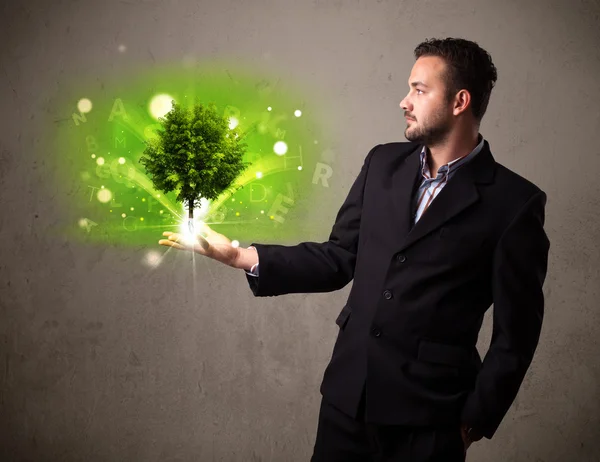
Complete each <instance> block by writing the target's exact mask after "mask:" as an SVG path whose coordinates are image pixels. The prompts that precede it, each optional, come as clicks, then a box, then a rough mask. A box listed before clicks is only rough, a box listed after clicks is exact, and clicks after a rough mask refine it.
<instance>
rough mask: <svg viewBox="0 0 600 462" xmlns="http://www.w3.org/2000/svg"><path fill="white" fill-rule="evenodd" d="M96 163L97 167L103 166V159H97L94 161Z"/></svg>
mask: <svg viewBox="0 0 600 462" xmlns="http://www.w3.org/2000/svg"><path fill="white" fill-rule="evenodd" d="M96 163H97V164H98V165H104V157H98V158H97V159H96Z"/></svg>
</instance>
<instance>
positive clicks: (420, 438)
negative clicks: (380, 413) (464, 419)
mask: <svg viewBox="0 0 600 462" xmlns="http://www.w3.org/2000/svg"><path fill="white" fill-rule="evenodd" d="M365 404H366V403H365V389H363V394H362V398H361V402H360V407H359V413H358V414H359V415H358V417H357V420H354V419H352V418H351V417H349V416H348V415H346V414H344V413H343V412H342V411H340V410H339V409H337V408H336V407H334V406H332V405H331V404H329V403H328V402H326V401H325V400H324V399H321V408H320V410H319V423H318V426H317V437H316V441H315V446H314V452H313V455H312V457H311V459H310V462H464V461H465V456H466V453H465V448H464V443H463V440H462V436H461V433H460V428H459V426H458V425H457V426H452V427H436V428H432V427H408V426H404V425H377V424H372V423H365V421H364V420H365V419H364V409H365Z"/></svg>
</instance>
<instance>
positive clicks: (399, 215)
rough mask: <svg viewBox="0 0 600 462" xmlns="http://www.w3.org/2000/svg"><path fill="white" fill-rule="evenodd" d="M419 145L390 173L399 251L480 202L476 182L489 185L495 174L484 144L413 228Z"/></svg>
mask: <svg viewBox="0 0 600 462" xmlns="http://www.w3.org/2000/svg"><path fill="white" fill-rule="evenodd" d="M422 148H423V146H422V145H420V146H418V148H417V149H416V150H414V151H413V152H412V153H410V154H409V155H408V156H407V157H406V158H405V160H404V162H403V163H402V164H401V166H400V167H399V168H398V169H397V170H396V171H395V172H394V174H393V179H392V183H393V188H392V191H393V199H394V200H393V203H394V207H395V210H394V213H393V214H392V215H393V217H394V220H395V222H396V226H394V228H395V229H397V230H399V231H400V235H399V248H398V251H401V250H404V249H405V248H406V247H408V246H410V245H412V244H414V243H415V242H416V241H418V240H419V239H421V238H423V237H425V236H426V235H428V234H429V233H431V232H433V231H435V230H436V229H437V228H439V227H440V226H442V225H443V224H444V223H445V222H447V221H448V220H450V219H451V218H452V217H454V216H456V215H457V214H459V213H460V212H462V211H463V210H465V209H466V208H468V207H470V206H471V205H473V204H474V203H475V202H477V201H478V200H479V192H478V190H477V186H476V183H489V182H491V181H492V179H493V175H494V163H495V161H494V158H493V156H492V153H491V152H490V148H489V144H488V142H487V141H484V144H483V147H482V149H481V151H480V152H479V153H478V154H477V155H476V156H475V157H474V158H473V159H472V160H470V161H469V162H467V163H466V164H464V165H463V166H462V167H460V168H459V169H458V170H457V171H456V172H455V173H454V175H453V176H452V178H451V179H450V181H449V182H448V183H447V184H446V185H445V186H444V188H443V189H442V190H441V191H440V192H439V193H438V195H437V196H436V198H435V199H434V200H433V202H432V203H431V204H430V205H429V207H428V208H427V210H426V211H425V213H424V214H423V215H422V216H421V218H420V219H419V221H418V222H417V223H416V224H415V225H414V226H412V216H411V211H412V201H413V200H414V198H415V196H416V194H417V191H418V188H419V185H420V184H421V180H422V175H421V165H420V158H419V157H420V153H421V149H422Z"/></svg>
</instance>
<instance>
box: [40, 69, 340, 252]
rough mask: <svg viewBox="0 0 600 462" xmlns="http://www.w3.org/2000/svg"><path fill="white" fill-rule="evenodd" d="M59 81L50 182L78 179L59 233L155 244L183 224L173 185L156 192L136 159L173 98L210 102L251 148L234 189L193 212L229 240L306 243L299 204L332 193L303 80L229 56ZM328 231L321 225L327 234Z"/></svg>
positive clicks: (325, 142)
mask: <svg viewBox="0 0 600 462" xmlns="http://www.w3.org/2000/svg"><path fill="white" fill-rule="evenodd" d="M63 88H64V91H65V92H68V94H67V93H65V94H61V95H60V96H59V98H58V103H57V108H56V112H57V113H58V114H60V116H59V121H58V122H59V123H56V124H55V126H54V127H49V135H50V136H51V137H52V140H51V143H52V144H51V145H50V146H51V152H52V155H53V156H52V159H51V161H53V162H55V164H56V165H55V168H54V171H56V172H57V173H56V175H55V176H54V177H53V179H54V181H56V182H57V185H76V186H77V188H76V190H77V193H76V194H69V195H65V196H63V200H64V201H65V202H64V204H62V205H63V206H64V207H65V208H68V209H69V210H70V211H71V213H74V214H76V215H77V216H76V217H75V218H74V219H73V222H72V223H65V226H64V228H63V229H60V230H56V231H57V232H58V233H59V234H61V235H65V234H67V235H68V236H69V238H71V239H78V240H81V241H83V242H90V241H91V242H104V243H109V244H128V245H150V246H153V245H156V246H158V240H159V239H161V238H162V232H163V231H179V229H180V225H181V224H182V223H185V222H186V217H187V211H186V209H185V206H184V204H180V203H177V202H176V201H175V197H176V194H175V192H173V193H169V194H166V195H165V194H161V193H159V192H158V191H156V190H154V189H153V186H152V182H151V180H150V179H149V178H148V177H147V176H146V174H145V171H144V167H143V166H142V165H141V164H140V163H139V158H140V155H141V153H142V151H143V150H144V147H145V145H144V141H145V140H147V139H149V138H150V137H152V136H155V133H156V130H157V129H159V127H160V124H159V123H158V120H157V118H158V117H160V116H162V115H164V113H166V112H167V111H168V110H170V107H171V101H172V99H174V100H175V101H177V102H179V103H181V104H186V101H189V102H190V104H191V103H193V101H194V99H195V98H198V99H200V100H201V101H203V102H204V103H210V102H214V103H215V104H216V105H217V108H219V110H222V111H223V114H224V115H226V116H227V117H229V120H230V127H232V128H236V129H237V130H238V131H239V132H240V133H241V134H242V136H244V139H245V142H246V143H247V145H248V148H247V153H246V155H245V157H244V161H248V162H251V163H252V166H251V167H250V168H249V169H248V170H247V171H246V172H244V174H243V175H242V176H241V177H240V178H239V179H238V181H237V182H236V185H235V186H236V189H235V192H234V193H230V192H229V193H224V194H222V195H221V196H220V197H219V198H218V199H217V200H214V201H210V202H206V201H203V204H198V206H199V208H198V209H195V210H194V216H196V215H197V213H198V215H197V217H198V219H199V220H202V221H204V222H206V223H208V224H209V225H210V226H211V227H212V228H213V229H215V230H216V231H218V232H220V233H223V234H225V235H226V236H227V237H229V238H230V239H231V240H232V241H233V240H236V242H237V241H242V242H243V243H244V244H246V243H248V244H249V243H250V241H262V242H284V241H285V242H289V241H295V240H299V239H300V240H305V235H304V237H303V234H305V233H303V232H302V228H303V227H304V226H305V223H304V216H302V214H305V213H306V212H307V210H298V208H297V207H296V205H297V204H298V202H300V201H301V202H303V203H307V204H312V206H315V205H317V204H318V203H319V197H327V196H328V193H329V191H330V189H329V188H326V187H324V186H323V185H322V184H321V182H320V181H318V182H316V184H314V183H313V175H314V174H315V169H317V164H318V162H319V159H320V157H321V156H320V154H321V151H322V150H323V149H324V146H327V145H328V140H327V139H324V137H323V134H322V133H321V130H320V128H319V126H318V122H319V117H318V114H319V113H320V111H319V109H318V108H317V107H316V106H315V105H314V103H312V102H310V100H314V101H320V96H319V95H318V91H317V90H311V91H310V93H311V95H312V96H310V98H309V95H303V94H302V91H301V89H300V88H298V86H295V87H294V88H291V86H289V87H287V88H286V87H285V86H284V84H283V83H282V82H281V81H280V80H277V79H275V78H273V79H270V78H269V77H268V76H266V75H264V74H263V73H258V72H256V73H251V72H249V71H247V70H241V69H236V68H235V66H232V65H231V63H223V62H213V63H210V64H206V65H204V66H197V67H193V68H191V67H190V66H187V67H186V66H183V65H181V64H176V65H171V66H168V67H167V66H165V67H164V68H152V69H145V70H143V71H139V73H138V74H136V75H131V74H128V75H120V76H111V77H106V76H103V77H99V76H88V77H83V79H82V80H81V81H79V82H77V83H69V84H68V85H67V84H65V85H63ZM304 91H305V92H307V91H308V89H304ZM300 116H302V117H300ZM325 163H326V162H325ZM328 181H329V182H330V183H331V179H329V180H328ZM103 187H106V189H103ZM197 211H198V212H197ZM330 228H331V225H330V224H323V230H324V232H327V231H328V230H329V229H330Z"/></svg>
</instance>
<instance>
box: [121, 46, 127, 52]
mask: <svg viewBox="0 0 600 462" xmlns="http://www.w3.org/2000/svg"><path fill="white" fill-rule="evenodd" d="M125 50H127V47H126V46H125V45H119V51H120V52H121V53H125Z"/></svg>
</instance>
